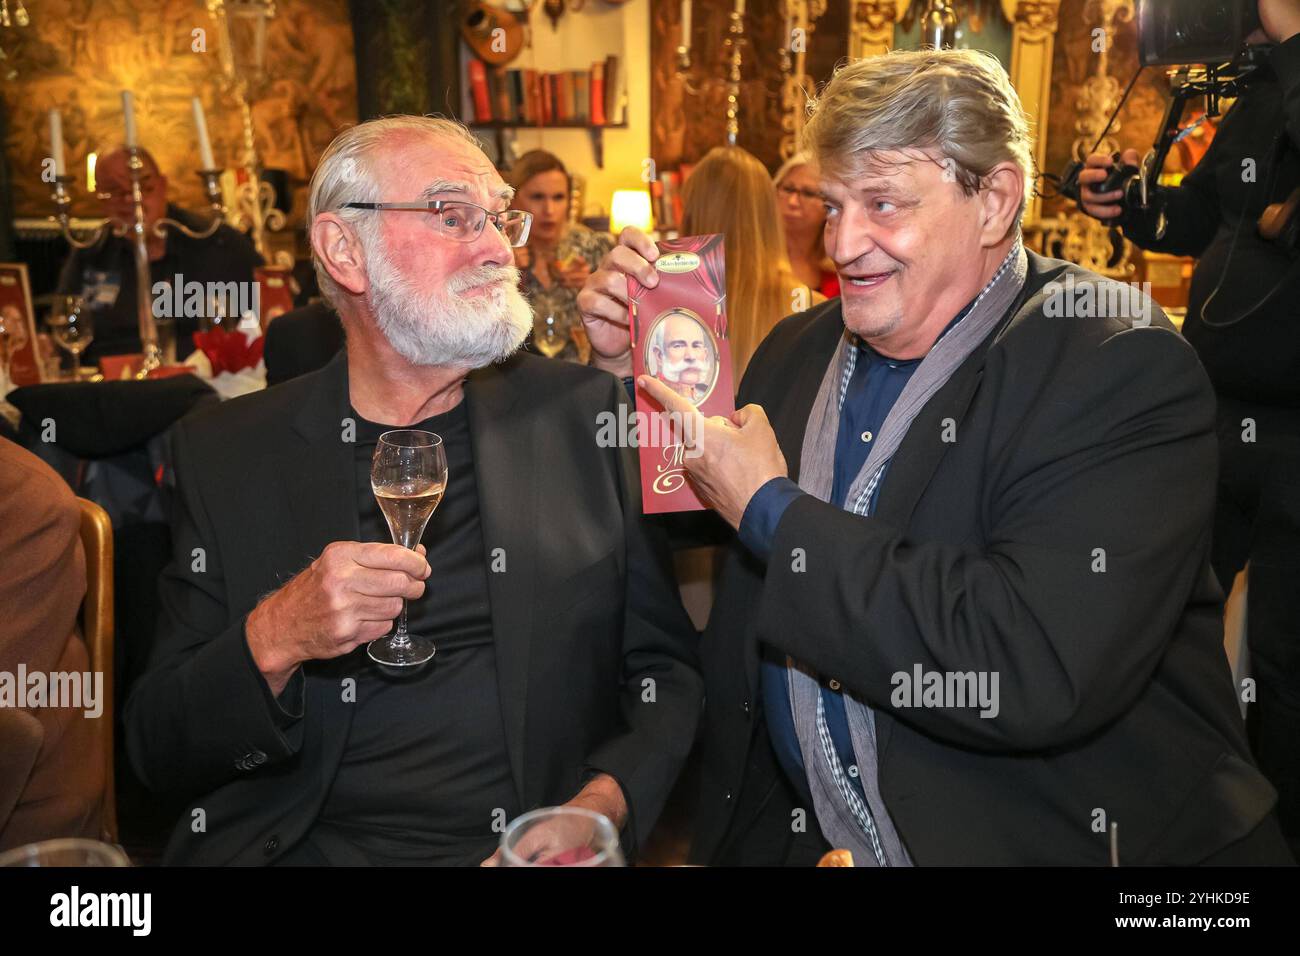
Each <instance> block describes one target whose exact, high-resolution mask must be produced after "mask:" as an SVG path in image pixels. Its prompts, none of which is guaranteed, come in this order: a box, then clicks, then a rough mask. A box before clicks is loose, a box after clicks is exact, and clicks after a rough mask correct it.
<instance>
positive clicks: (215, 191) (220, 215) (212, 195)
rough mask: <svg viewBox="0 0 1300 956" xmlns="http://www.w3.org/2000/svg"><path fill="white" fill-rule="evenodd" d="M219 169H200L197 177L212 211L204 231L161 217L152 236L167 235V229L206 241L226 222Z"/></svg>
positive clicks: (155, 224)
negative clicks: (210, 219)
mask: <svg viewBox="0 0 1300 956" xmlns="http://www.w3.org/2000/svg"><path fill="white" fill-rule="evenodd" d="M221 173H222V170H220V169H200V170H199V171H198V174H197V175H198V177H199V178H200V179H201V180H203V191H204V192H205V193H207V195H208V208H209V209H211V210H212V221H211V222H210V223H208V226H207V228H206V229H191V228H190V227H189V226H187V225H185V223H183V222H178V221H177V220H175V219H169V218H167V217H165V216H164V217H163V218H162V219H159V220H158V221H157V222H155V223H154V224H153V234H154V235H155V236H158V237H160V238H161V237H163V236H165V235H167V230H168V229H178V230H180V231H181V232H183V233H185V235H187V236H189V237H190V238H191V239H207V238H208V237H209V236H211V235H212V234H213V233H215V232H216V231H217V229H218V228H220V226H221V224H222V223H223V222H225V221H226V219H227V218H228V217H227V213H226V205H225V202H224V201H223V200H222V198H221Z"/></svg>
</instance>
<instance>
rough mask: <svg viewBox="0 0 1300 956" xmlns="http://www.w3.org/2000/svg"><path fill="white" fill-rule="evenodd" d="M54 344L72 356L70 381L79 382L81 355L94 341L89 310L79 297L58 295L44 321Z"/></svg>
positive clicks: (93, 323)
mask: <svg viewBox="0 0 1300 956" xmlns="http://www.w3.org/2000/svg"><path fill="white" fill-rule="evenodd" d="M45 324H46V326H48V327H49V330H50V337H51V338H52V339H54V344H56V345H57V346H58V347H59V348H61V349H63V350H64V351H65V352H70V353H71V354H72V380H73V381H74V382H78V381H81V353H82V352H84V351H86V349H88V348H90V343H91V342H93V341H94V340H95V322H94V318H93V317H92V315H91V310H90V309H89V308H87V307H86V303H85V302H84V301H83V300H82V299H81V297H80V296H75V295H59V296H56V297H55V299H54V307H53V308H52V309H51V311H50V315H49V318H47V319H46V320H45Z"/></svg>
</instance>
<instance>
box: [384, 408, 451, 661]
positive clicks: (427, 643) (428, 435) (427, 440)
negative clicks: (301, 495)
mask: <svg viewBox="0 0 1300 956" xmlns="http://www.w3.org/2000/svg"><path fill="white" fill-rule="evenodd" d="M370 487H371V489H372V490H373V491H374V493H375V499H376V500H377V501H378V502H379V508H380V510H381V511H382V512H383V513H384V519H385V520H386V521H387V522H388V530H389V532H391V533H392V536H393V543H394V544H400V545H401V546H402V547H404V548H409V549H410V550H412V551H414V550H415V548H416V546H417V545H418V544H419V543H420V538H421V537H423V536H424V527H425V525H427V524H428V523H429V519H430V518H431V517H433V512H434V509H435V508H437V507H438V503H439V502H440V501H442V495H443V492H444V491H445V490H446V488H447V455H446V452H445V451H444V450H443V446H442V439H441V438H440V437H438V436H437V435H435V434H434V433H433V432H422V431H417V430H414V429H402V430H397V431H390V432H384V433H383V434H382V435H380V436H379V441H378V442H377V443H376V444H375V457H374V458H373V459H372V461H371V464H370ZM434 650H435V648H434V646H433V640H432V639H431V638H429V637H421V636H416V635H413V634H408V633H407V630H406V599H405V598H403V599H402V613H401V616H400V617H399V618H398V619H397V627H396V629H395V630H394V631H393V633H392V634H390V635H388V636H387V637H381V638H380V639H379V640H377V641H371V642H370V645H369V646H368V647H367V648H366V653H368V654H369V655H370V659H371V660H373V661H375V662H376V663H379V664H385V665H388V666H389V667H413V666H415V665H417V664H423V663H424V662H425V661H427V660H428V659H429V658H431V657H433V655H434Z"/></svg>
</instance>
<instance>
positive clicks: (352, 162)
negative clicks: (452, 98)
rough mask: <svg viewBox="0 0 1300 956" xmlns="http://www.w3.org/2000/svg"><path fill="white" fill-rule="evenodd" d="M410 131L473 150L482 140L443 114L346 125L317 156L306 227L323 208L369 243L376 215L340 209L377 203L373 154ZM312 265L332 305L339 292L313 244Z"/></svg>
mask: <svg viewBox="0 0 1300 956" xmlns="http://www.w3.org/2000/svg"><path fill="white" fill-rule="evenodd" d="M401 132H414V133H423V134H425V135H428V136H433V137H442V138H446V139H451V140H453V141H457V140H458V141H462V142H466V143H469V144H470V145H472V146H473V147H474V148H475V149H482V144H481V143H479V141H478V140H477V139H476V138H475V137H474V134H473V133H471V132H470V131H469V130H468V129H467V128H466V127H465V126H464V125H463V124H461V123H458V122H457V121H456V120H452V119H446V118H445V117H441V116H382V117H380V118H378V119H372V120H367V121H366V122H364V123H358V124H357V125H356V126H350V127H348V128H347V129H345V130H344V131H343V132H341V133H339V134H338V135H337V136H335V137H334V140H333V142H331V143H330V144H329V146H327V147H326V148H325V152H324V153H322V154H321V158H320V162H319V163H317V165H316V172H315V173H314V174H313V175H312V177H311V189H310V196H309V198H308V200H307V228H308V230H310V229H311V224H312V223H314V222H315V221H316V217H317V216H318V215H320V214H321V213H323V212H330V213H334V214H335V215H336V216H338V217H339V218H340V219H342V220H343V221H344V222H346V223H347V224H348V225H349V226H351V227H352V228H353V229H354V230H355V231H356V233H357V234H358V235H359V236H360V237H361V240H362V242H363V243H365V244H366V246H367V247H369V246H370V245H371V244H372V243H373V242H374V240H375V238H376V237H377V236H378V234H379V228H378V217H376V216H375V215H374V213H371V212H368V211H366V210H364V209H344V208H343V206H344V204H345V203H350V202H380V201H381V198H382V197H381V196H380V195H379V182H378V180H377V177H376V176H375V174H374V168H373V166H372V165H371V158H372V157H373V155H374V153H375V152H376V151H377V149H378V148H379V146H380V144H381V142H382V141H383V140H384V139H385V137H388V136H391V135H393V134H394V133H401ZM312 263H313V264H314V266H315V268H316V280H317V282H318V283H319V285H320V290H321V295H323V296H324V297H325V299H326V301H327V302H329V303H330V305H332V306H334V307H335V309H337V308H338V306H339V301H340V299H341V298H342V290H340V289H339V287H338V284H337V283H336V282H335V281H334V280H333V279H332V278H331V277H330V275H329V273H328V272H327V271H326V269H325V266H324V263H322V262H321V259H320V256H319V255H318V254H317V252H316V248H315V246H313V247H312Z"/></svg>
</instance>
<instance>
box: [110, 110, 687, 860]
mask: <svg viewBox="0 0 1300 956" xmlns="http://www.w3.org/2000/svg"><path fill="white" fill-rule="evenodd" d="M510 197H511V190H510V188H509V187H508V186H506V184H505V183H504V182H503V181H502V179H501V177H500V176H499V175H498V174H497V172H496V170H495V169H494V168H493V167H492V164H491V163H490V162H489V161H488V159H487V157H486V156H484V154H483V152H482V151H481V150H480V149H479V147H478V144H477V142H476V141H475V140H474V139H473V137H472V136H471V135H470V134H469V133H468V132H467V131H466V130H465V129H464V128H463V127H461V126H459V125H458V124H456V123H453V122H451V121H448V120H442V119H432V118H421V117H390V118H385V119H381V120H374V121H370V122H367V123H362V124H360V125H359V126H356V127H353V128H351V129H349V130H347V131H345V132H343V133H342V134H340V135H339V136H338V138H337V139H336V140H335V141H334V142H333V143H332V144H331V145H330V147H329V148H328V149H327V150H326V152H325V154H324V155H323V156H322V158H321V162H320V165H319V167H318V168H317V170H316V174H315V176H314V177H313V180H312V185H311V198H310V208H309V218H310V224H311V225H310V230H311V241H312V249H313V252H314V256H315V264H316V270H317V274H318V276H319V279H320V284H321V288H322V290H323V291H324V293H325V295H326V296H327V298H328V299H329V300H330V303H331V304H332V305H333V306H334V307H335V308H336V309H337V311H338V313H339V315H340V317H341V319H342V323H343V327H344V329H345V332H346V335H347V343H346V348H345V350H344V352H343V353H341V354H340V355H339V356H338V357H336V358H335V359H334V360H333V361H332V362H331V363H330V364H329V365H328V366H326V367H325V368H323V369H321V370H320V371H318V372H314V373H311V374H308V375H304V376H301V377H299V378H296V379H293V380H292V381H289V382H285V383H284V384H282V385H278V386H276V387H274V388H271V389H268V390H267V391H265V392H263V393H260V394H257V395H251V396H246V397H244V398H240V399H235V400H233V401H230V402H227V403H225V404H223V405H221V406H220V407H217V408H215V409H209V410H205V411H204V412H201V413H198V414H196V415H194V416H192V417H190V418H187V419H185V420H184V421H182V422H181V423H180V424H179V425H177V426H176V428H175V430H174V432H173V434H172V436H171V444H172V448H173V468H172V475H173V477H174V486H175V495H174V501H175V504H174V512H173V519H172V530H173V538H174V558H173V562H172V564H171V565H170V566H169V567H168V569H167V571H166V572H165V573H164V575H163V577H162V581H161V591H162V598H163V612H162V615H161V619H160V623H159V630H158V636H157V644H156V647H155V649H154V655H153V659H152V661H151V666H150V669H149V672H148V673H147V674H146V675H145V677H144V678H142V680H141V681H140V682H139V684H138V685H137V686H136V688H135V689H134V692H133V693H132V695H131V698H130V700H129V702H128V705H127V714H126V720H127V726H128V736H129V751H130V755H131V758H132V760H133V762H134V765H135V767H136V769H137V771H138V772H139V774H140V776H141V778H142V779H143V780H144V781H146V783H147V784H149V785H150V786H151V787H153V788H154V789H157V790H167V791H172V792H176V793H179V794H182V795H184V796H186V797H187V798H188V799H190V800H191V801H192V806H191V808H190V810H189V812H187V813H186V814H185V815H184V816H183V817H182V819H181V820H180V821H179V822H178V824H177V826H176V828H175V831H174V833H173V836H172V839H171V842H170V844H169V846H168V848H167V853H166V856H165V858H164V859H165V862H179V863H201V864H308V865H310V864H402V863H411V864H428V863H440V864H462V865H473V864H480V863H489V864H492V863H495V862H496V861H497V857H496V854H495V852H494V851H495V849H496V844H497V840H498V838H499V835H500V831H501V829H502V825H503V824H504V823H505V822H506V821H507V820H509V819H511V818H513V817H515V816H517V815H519V814H520V813H522V812H524V811H526V810H529V809H533V808H535V807H539V806H545V805H557V804H570V805H573V806H577V807H583V808H587V809H590V810H594V811H596V812H597V813H599V814H602V815H604V816H605V817H607V818H608V819H609V820H610V821H611V822H612V823H613V824H614V825H615V826H616V827H618V828H620V830H621V832H622V842H623V849H624V852H625V853H626V854H634V853H635V852H636V849H637V847H638V845H639V844H640V843H641V841H643V840H644V839H645V837H646V835H647V833H648V831H649V829H650V827H651V826H652V825H653V823H654V822H655V819H656V818H657V816H658V815H659V812H660V810H661V808H662V806H663V802H664V800H665V798H666V797H667V795H668V792H669V790H670V788H671V787H672V784H673V782H674V780H675V778H676V777H677V774H678V771H679V770H680V768H681V765H682V763H683V761H684V760H685V757H686V754H687V752H688V750H689V749H690V746H691V743H692V740H693V738H694V733H695V728H696V724H697V721H698V718H699V712H700V708H701V681H700V678H699V675H698V672H697V667H696V663H695V660H694V646H693V643H694V638H695V633H694V631H693V630H692V628H691V625H690V623H689V620H688V619H687V617H686V615H685V612H684V611H683V610H682V608H681V604H680V601H679V600H678V596H677V594H676V591H675V586H674V584H673V581H672V576H671V564H670V561H669V558H668V553H667V549H666V541H665V539H664V537H663V535H662V531H661V529H659V528H657V527H655V526H653V525H651V524H650V523H648V522H647V521H646V520H645V519H643V518H642V517H641V502H640V490H639V484H638V479H637V471H636V467H635V460H634V458H633V457H631V456H632V455H634V452H633V451H632V450H630V449H623V448H606V447H600V445H599V444H598V443H597V440H596V434H597V422H598V421H599V420H600V418H601V416H602V414H607V413H609V412H611V411H612V412H614V413H615V414H617V413H618V410H619V405H620V404H621V403H623V402H625V401H626V400H627V397H626V394H625V392H624V388H623V386H622V385H621V384H620V382H619V380H618V379H617V378H616V377H614V376H613V375H610V374H608V372H606V371H601V370H597V369H591V368H584V367H581V366H577V365H573V364H570V363H556V362H548V361H546V360H544V359H541V358H537V357H534V356H531V355H527V354H524V353H519V352H517V350H518V348H519V346H520V344H521V343H522V342H523V340H524V337H525V335H526V334H527V332H528V329H529V328H530V327H531V325H532V317H531V315H530V313H529V309H528V306H527V304H526V303H525V302H524V300H523V299H522V298H521V296H520V295H519V293H518V291H517V289H516V283H517V278H518V277H517V274H516V271H515V268H514V265H513V256H512V246H518V245H522V244H523V242H525V241H526V238H527V229H528V224H529V221H528V215H527V214H526V213H522V212H519V211H510V210H508V208H507V207H508V205H509V201H510ZM405 428H410V429H418V430H421V431H428V432H434V433H436V434H438V435H439V436H441V438H442V441H443V446H444V448H445V452H446V457H447V462H448V478H447V484H446V487H445V492H444V498H443V500H442V503H441V505H440V507H439V508H438V509H437V511H435V513H434V515H433V517H432V519H431V520H430V521H429V523H428V526H427V527H426V529H425V532H424V535H423V538H422V539H421V541H422V543H421V544H420V545H419V547H418V549H417V550H415V551H412V550H407V549H406V548H402V547H399V546H397V545H395V544H389V543H387V542H388V541H389V540H390V538H389V533H388V530H387V528H386V527H385V525H384V521H383V518H382V516H381V515H380V512H379V508H378V506H377V505H376V502H375V498H374V495H373V493H372V489H371V484H370V465H371V459H372V456H373V453H374V448H375V445H376V443H377V440H378V438H379V436H380V435H381V434H382V433H383V432H385V431H388V430H391V429H405ZM402 599H406V600H407V601H408V602H409V627H410V631H411V633H412V634H419V635H423V636H427V637H429V638H431V639H432V641H433V643H434V645H435V646H436V651H437V652H436V655H435V656H434V657H433V658H432V659H431V660H430V661H428V662H427V663H425V664H422V665H420V666H418V667H403V668H393V667H382V666H380V665H378V664H376V663H375V662H373V661H372V660H370V658H369V657H368V655H367V650H366V645H367V644H368V643H369V642H371V641H373V640H375V639H377V638H380V637H383V636H384V635H385V634H387V633H388V632H389V631H390V630H391V629H392V628H393V624H394V619H395V618H397V617H398V615H399V612H400V610H401V607H402ZM557 826H559V825H558V824H554V825H552V827H551V828H550V829H547V828H546V827H541V828H537V829H535V830H534V831H532V832H531V833H530V839H531V843H530V846H529V847H527V848H526V850H522V851H521V852H526V854H527V855H533V856H536V857H538V858H544V857H545V856H546V855H547V854H548V852H549V851H550V849H551V848H553V847H554V848H558V847H560V846H562V845H567V844H569V843H571V842H572V837H573V834H570V833H566V832H560V831H559V830H557V829H556V827H557Z"/></svg>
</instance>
